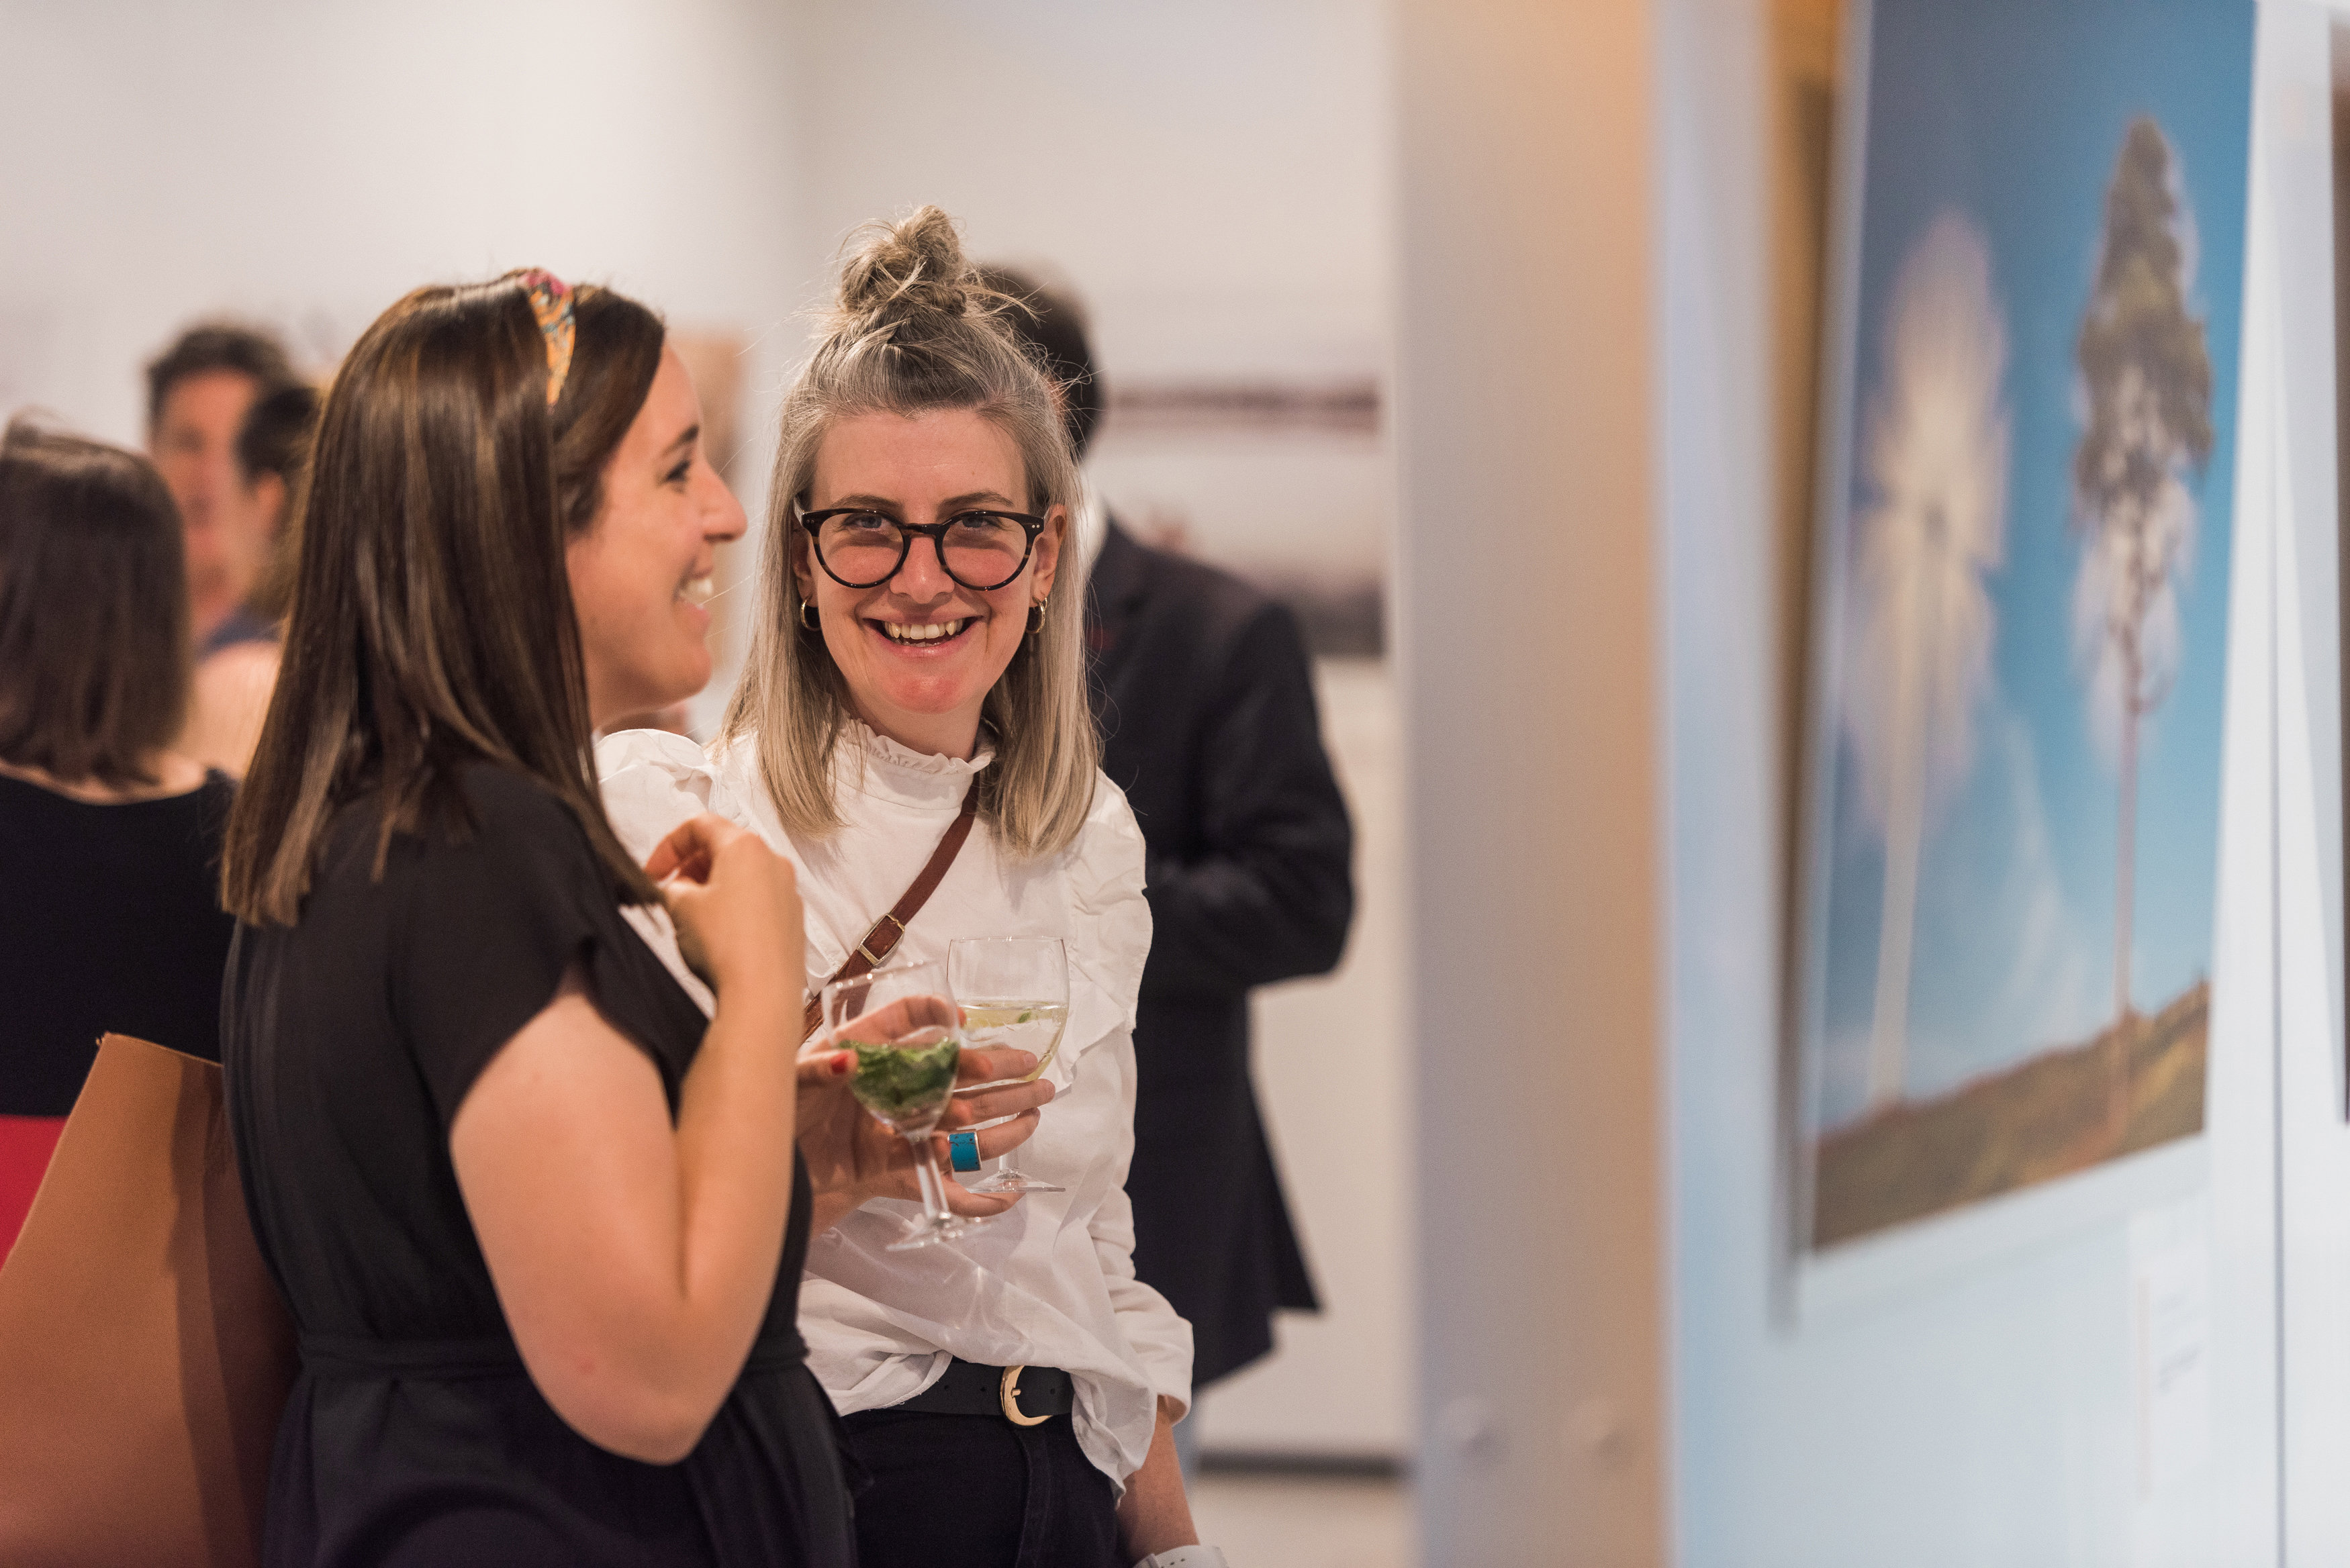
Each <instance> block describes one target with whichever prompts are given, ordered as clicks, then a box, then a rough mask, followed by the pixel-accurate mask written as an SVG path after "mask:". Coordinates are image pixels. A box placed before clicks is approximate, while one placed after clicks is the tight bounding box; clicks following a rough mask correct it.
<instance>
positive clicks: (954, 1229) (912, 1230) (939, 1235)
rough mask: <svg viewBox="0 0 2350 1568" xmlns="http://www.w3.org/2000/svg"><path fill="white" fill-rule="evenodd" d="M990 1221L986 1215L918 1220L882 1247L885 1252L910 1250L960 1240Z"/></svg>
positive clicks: (959, 1215)
mask: <svg viewBox="0 0 2350 1568" xmlns="http://www.w3.org/2000/svg"><path fill="white" fill-rule="evenodd" d="M987 1222H988V1218H987V1216H985V1215H965V1214H955V1215H951V1216H949V1217H947V1218H945V1219H942V1220H915V1221H914V1222H913V1224H911V1225H910V1226H909V1227H907V1229H906V1233H905V1234H904V1235H903V1236H900V1237H899V1238H898V1239H897V1240H896V1241H892V1242H890V1243H889V1245H888V1246H887V1247H884V1248H883V1249H882V1251H885V1252H910V1251H914V1250H915V1249H916V1248H919V1247H935V1246H937V1245H939V1244H940V1243H941V1242H943V1241H962V1239H963V1237H964V1236H965V1235H967V1234H969V1233H970V1232H971V1231H976V1230H978V1229H979V1228H980V1227H981V1226H983V1225H984V1224H986V1223H987Z"/></svg>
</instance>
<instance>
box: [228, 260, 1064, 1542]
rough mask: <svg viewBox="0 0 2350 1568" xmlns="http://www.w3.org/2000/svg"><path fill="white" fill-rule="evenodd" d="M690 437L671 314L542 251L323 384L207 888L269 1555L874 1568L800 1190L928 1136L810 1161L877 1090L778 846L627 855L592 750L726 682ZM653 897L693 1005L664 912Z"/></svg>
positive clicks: (445, 300) (727, 836)
mask: <svg viewBox="0 0 2350 1568" xmlns="http://www.w3.org/2000/svg"><path fill="white" fill-rule="evenodd" d="M700 431H701V417H700V412H699V407H698V403H697V400H696V399H695V396H694V391H693V385H692V382H691V379H690V378H689V376H688V375H687V372H686V369H685V367H684V364H683V361H682V360H681V359H680V358H678V356H677V354H676V352H675V351H674V350H673V349H671V348H668V347H667V346H666V345H665V343H664V340H663V332H662V327H661V325H660V320H659V318H658V317H654V316H653V315H652V313H651V312H650V311H648V310H646V309H645V308H644V307H643V306H639V305H638V304H636V303H635V302H633V301H631V300H629V299H627V298H625V297H623V296H619V295H618V294H615V293H612V292H611V291H609V290H601V289H592V288H591V289H584V290H581V291H579V292H578V293H577V294H576V295H575V294H573V293H572V292H570V291H569V290H567V289H566V288H565V287H564V286H563V285H561V284H560V283H558V282H557V281H556V280H555V279H553V278H551V277H549V276H547V275H545V274H522V275H509V276H507V277H504V278H501V279H499V280H497V281H495V282H493V283H488V284H483V285H478V286H466V287H434V288H426V289H420V290H418V291H417V292H416V293H414V294H412V295H411V296H408V297H407V298H406V299H404V300H402V301H400V303H399V304H398V305H396V306H393V307H392V308H391V309H390V311H388V312H386V313H385V315H384V316H383V317H381V318H380V319H379V320H378V321H377V322H376V323H375V324H374V326H372V327H369V330H368V331H367V333H366V334H365V335H363V336H362V337H361V338H360V339H359V343H358V344H357V346H355V347H354V348H352V350H351V352H350V354H349V356H348V358H347V359H346V360H345V362H344V364H343V367H342V369H341V370H340V372H339V373H338V376H337V377H336V379H335V383H334V386H333V388H332V389H331V390H330V392H329V393H328V398H327V401H326V406H325V408H324V410H322V412H321V416H320V421H319V428H318V432H317V443H316V447H315V450H314V453H313V457H312V462H311V467H310V470H309V473H308V476H307V480H306V482H305V484H304V493H303V496H302V499H301V501H300V503H299V506H300V514H301V516H300V524H299V526H300V527H301V530H302V534H301V547H300V557H299V564H298V567H297V573H296V586H295V596H294V607H293V614H292V619H291V623H290V625H289V627H288V629H287V636H286V661H285V667H284V671H283V673H282V675H281V676H280V679H279V681H278V686H277V690H276V696H275V698H274V699H273V701H272V703H271V706H270V711H269V716H268V719H267V721H266V722H265V726H264V729H263V732H262V737H261V742H260V746H259V749H258V751H257V753H256V754H255V759H254V766H253V770H252V772H251V774H248V775H247V780H246V783H245V785H244V792H243V794H241V795H240V797H239V799H238V802H237V805H236V808H235V812H234V815H233V818H232V820H231V824H230V830H229V845H228V857H227V865H226V874H225V887H226V895H227V903H228V905H229V907H230V908H231V909H232V910H233V911H234V913H235V914H236V915H237V917H238V918H239V919H240V920H241V921H242V922H243V923H242V924H241V925H240V928H239V930H238V934H237V939H236V943H235V947H234V950H233V951H232V953H231V956H230V961H229V970H228V977H227V982H226V994H225V996H224V1002H223V1010H222V1011H223V1034H224V1048H225V1049H224V1065H225V1067H226V1069H227V1088H228V1096H229V1106H230V1113H231V1117H232V1124H233V1126H234V1129H235V1135H236V1142H237V1149H238V1156H239V1160H240V1164H241V1168H242V1170H243V1173H244V1182H245V1193H246V1199H247V1203H248V1205H249V1207H250V1209H251V1211H252V1214H253V1217H254V1223H255V1232H256V1235H257V1237H258V1240H259V1241H260V1243H261V1248H262V1251H263V1253H264V1255H265V1258H266V1259H267V1260H268V1261H269V1263H270V1265H271V1267H272V1269H273V1270H274V1271H275V1272H276V1275H277V1277H278V1279H279V1282H281V1284H282V1285H283V1286H284V1288H285V1291H286V1298H287V1303H288V1305H289V1306H290V1308H291V1310H292V1313H293V1315H294V1318H295V1321H296V1326H297V1328H298V1330H299V1333H300V1335H301V1349H302V1363H303V1371H302V1376H301V1378H300V1380H299V1382H298V1383H297V1384H296V1387H295V1390H294V1393H293V1397H292V1398H291V1400H290V1402H289V1404H288V1406H287V1408H286V1415H285V1418H284V1422H283V1425H282V1427H281V1428H280V1432H279V1438H278V1443H277V1449H276V1458H275V1461H274V1465H273V1469H272V1473H271V1487H270V1503H269V1519H268V1539H267V1542H266V1547H265V1557H266V1559H267V1561H269V1562H270V1563H275V1564H293V1563H305V1564H307V1563H369V1564H378V1563H418V1564H423V1563H432V1564H452V1563H540V1562H562V1563H746V1564H747V1563H790V1564H799V1563H811V1564H827V1565H832V1564H847V1563H849V1562H851V1561H852V1558H853V1543H852V1542H851V1540H850V1536H849V1532H848V1511H847V1499H846V1494H845V1492H844V1490H843V1488H842V1483H841V1476H840V1469H839V1463H838V1456H837V1450H836V1448H835V1439H834V1433H833V1428H832V1420H831V1415H830V1412H829V1410H828V1408H827V1407H826V1405H825V1402H824V1396H823V1393H822V1391H821V1389H820V1388H818V1386H816V1382H815V1381H814V1379H813V1378H811V1377H810V1376H809V1375H808V1372H807V1370H806V1366H805V1356H806V1351H805V1347H804V1345H803V1344H802V1342H801V1340H800V1337H799V1334H798V1332H797V1329H796V1326H795V1310H796V1302H797V1290H798V1281H799V1271H800V1262H801V1259H802V1257H803V1255H804V1253H805V1251H806V1246H807V1241H808V1235H809V1231H810V1229H811V1225H810V1212H811V1204H812V1202H822V1203H826V1204H827V1206H839V1205H844V1204H846V1205H852V1206H853V1204H854V1203H856V1202H859V1201H862V1200H863V1199H865V1198H866V1197H868V1196H871V1195H874V1194H879V1193H894V1192H903V1191H910V1190H912V1189H913V1185H912V1181H911V1179H910V1162H909V1161H907V1160H906V1159H905V1158H903V1157H902V1156H898V1157H896V1158H895V1159H894V1161H892V1160H889V1159H886V1158H883V1155H884V1153H886V1151H888V1150H889V1147H890V1142H891V1140H889V1138H888V1137H887V1135H886V1134H883V1133H881V1132H880V1131H879V1129H878V1128H875V1129H873V1131H872V1132H871V1133H870V1134H869V1135H858V1136H865V1137H868V1144H867V1145H866V1146H865V1147H862V1148H861V1149H852V1150H849V1151H847V1153H846V1154H844V1153H843V1151H841V1150H839V1149H837V1148H827V1147H821V1142H822V1138H823V1137H824V1136H825V1133H824V1128H826V1127H837V1126H847V1127H849V1128H851V1129H852V1131H853V1130H854V1129H855V1128H856V1127H858V1123H857V1122H856V1121H855V1120H854V1119H853V1118H841V1117H837V1116H825V1115H823V1114H821V1113H822V1112H823V1111H824V1109H825V1102H826V1101H827V1099H828V1098H835V1097H837V1096H839V1095H840V1093H841V1092H842V1091H841V1090H840V1088H838V1087H837V1085H838V1084H840V1083H841V1082H843V1080H842V1079H841V1078H840V1077H839V1075H838V1072H837V1068H838V1063H837V1059H827V1060H824V1061H819V1062H815V1063H810V1064H803V1065H801V1066H800V1067H799V1068H797V1069H796V1071H795V1064H794V1062H793V1059H792V1051H791V1044H792V1042H793V1041H794V1040H795V1038H796V1037H797V1033H798V1027H797V1026H798V1022H799V1018H800V1012H801V1004H802V1000H803V997H802V991H801V985H800V974H799V963H798V953H799V946H800V940H801V937H800V909H799V902H798V898H797V895H796V892H795V888H794V881H793V877H792V874H791V869H790V867H788V865H786V864H785V862H784V861H782V860H781V859H780V858H779V857H775V856H774V855H773V854H771V853H770V852H769V851H767V850H766V849H765V847H764V846H762V845H761V844H760V843H759V842H758V840H757V838H756V836H754V835H751V834H747V833H744V832H743V831H741V830H740V829H737V828H734V827H733V826H730V825H727V824H724V823H722V822H718V821H716V820H714V819H701V820H695V821H691V822H688V823H685V824H684V825H683V826H681V827H679V828H678V830H677V831H676V832H675V833H673V834H671V836H669V837H668V838H667V839H666V840H665V841H664V842H663V843H662V844H661V845H660V847H659V848H658V849H657V850H655V852H654V853H653V855H652V857H651V858H650V861H649V862H648V863H647V864H646V865H644V866H642V867H639V865H637V864H636V863H635V861H634V860H632V859H631V858H630V857H629V856H628V855H627V854H626V853H624V852H623V851H622V850H621V848H620V846H619V841H618V840H617V839H616V838H615V837H614V836H613V834H612V830H611V828H610V826H608V824H607V822H606V820H605V816H604V813H603V809H602V807H601V805H599V803H598V797H597V794H596V791H595V787H594V784H593V782H592V780H591V779H590V777H589V776H588V765H587V758H588V744H589V740H590V736H591V733H592V732H593V730H594V729H595V728H596V727H597V725H598V723H599V722H608V721H609V720H610V719H611V718H612V717H614V716H617V715H619V714H622V713H628V712H635V711H643V710H646V709H649V708H658V707H661V706H664V705H666V704H668V703H670V702H673V701H677V700H679V699H680V698H681V697H683V696H685V695H688V694H690V693H691V692H692V691H694V690H696V689H697V688H698V687H699V686H701V684H702V682H703V681H705V680H707V679H708V678H709V674H710V656H709V653H708V651H707V649H705V648H704V646H703V635H704V632H705V629H706V628H707V625H708V616H707V614H706V612H705V611H704V610H703V609H702V607H701V605H700V604H699V602H697V601H698V600H699V598H700V597H702V593H701V590H702V585H703V584H704V583H705V582H706V580H707V578H708V576H709V573H710V570H711V567H712V551H713V549H714V546H715V545H717V544H718V543H720V542H722V541H723V540H727V539H731V538H733V537H734V536H736V535H738V534H739V533H740V532H741V530H742V527H743V516H742V511H741V509H740V507H739V506H737V505H736V504H735V503H734V502H733V498H732V497H731V496H730V495H729V494H728V493H727V492H726V489H725V487H724V485H723V483H722V482H721V481H720V479H719V478H718V476H717V474H716V472H714V471H713V470H712V467H711V465H710V463H709V461H708V459H707V457H706V455H705V453H704V452H703V451H702V445H701V439H700ZM657 884H658V885H657ZM672 917H673V918H674V921H675V927H674V932H675V935H676V936H678V937H680V938H681V939H682V940H684V942H685V944H686V946H687V948H688V950H692V951H694V952H696V953H697V955H698V964H699V968H700V970H701V971H702V974H703V975H704V976H705V977H706V978H707V980H708V981H709V982H710V984H711V986H712V990H713V991H714V993H715V1005H714V1011H713V1012H712V1015H711V1016H709V1017H707V1018H705V1017H704V1015H703V1013H702V1011H701V1010H700V1009H699V1008H698V1007H697V1006H696V1005H695V1003H694V1002H692V1001H691V1000H689V998H688V995H687V993H686V992H685V991H684V990H682V989H681V987H680V985H679V984H678V983H677V982H676V981H674V980H672V979H671V976H670V974H669V973H668V972H667V971H665V970H664V969H663V967H662V965H661V963H660V960H658V959H657V958H655V957H654V956H653V954H652V952H651V950H650V949H648V948H647V946H646V945H645V942H644V940H643V939H642V937H641V936H640V934H639V933H640V931H644V930H651V931H654V932H656V933H658V934H660V935H661V936H662V937H664V938H667V937H668V936H669V935H670V934H671V918H672ZM1006 1065H1007V1064H1005V1063H1003V1062H997V1063H993V1064H988V1063H975V1064H973V1067H972V1070H973V1071H991V1070H992V1071H993V1072H996V1073H999V1074H1000V1073H1002V1072H1003V1069H1004V1068H1005V1066H1006ZM1010 1065H1015V1066H1016V1065H1017V1064H1016V1063H1015V1064H1010ZM1029 1103H1033V1100H1032V1101H1030V1102H1029ZM1021 1108H1024V1107H1023V1106H1022V1104H1021V1102H1019V1101H1017V1100H1014V1099H1009V1098H1003V1097H1000V1096H999V1097H998V1098H997V1099H996V1101H995V1104H994V1106H993V1109H995V1110H998V1111H1001V1110H1004V1109H1012V1110H1018V1109H1021ZM1032 1120H1033V1118H1032ZM1024 1131H1025V1128H1024V1127H1020V1128H1018V1129H1017V1130H1016V1131H1015V1132H1014V1133H1013V1134H1012V1135H1010V1136H1011V1138H1012V1139H1014V1140H1016V1137H1018V1136H1021V1134H1023V1133H1024ZM795 1146H800V1147H795ZM801 1147H806V1150H807V1152H808V1153H809V1155H810V1158H809V1159H808V1160H807V1161H806V1164H804V1163H803V1162H802V1160H801V1158H800V1152H801ZM809 1166H814V1167H816V1168H819V1169H822V1170H824V1171H827V1172H828V1173H847V1174H844V1175H839V1176H837V1177H836V1178H831V1179H837V1181H839V1182H841V1183H843V1184H846V1185H847V1186H849V1187H851V1188H853V1190H850V1191H847V1192H846V1193H842V1192H817V1191H813V1190H812V1189H811V1186H810V1183H809V1180H808V1178H807V1174H806V1171H807V1168H808V1167H809ZM965 1202H966V1203H967V1204H969V1205H970V1206H971V1207H972V1209H973V1210H974V1211H978V1210H987V1209H993V1208H994V1207H1000V1205H999V1204H991V1203H988V1202H987V1201H986V1200H983V1199H965Z"/></svg>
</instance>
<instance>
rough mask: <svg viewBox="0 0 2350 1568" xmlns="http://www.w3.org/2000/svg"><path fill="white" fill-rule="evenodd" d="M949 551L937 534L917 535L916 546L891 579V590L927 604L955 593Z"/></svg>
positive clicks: (901, 595)
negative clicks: (947, 552)
mask: <svg viewBox="0 0 2350 1568" xmlns="http://www.w3.org/2000/svg"><path fill="white" fill-rule="evenodd" d="M945 548H946V546H945V545H944V544H943V543H941V540H940V539H939V537H938V535H935V534H918V535H915V536H914V546H913V548H912V549H910V550H908V551H907V552H906V558H905V560H904V561H903V562H901V563H900V564H899V567H898V575H897V576H894V577H891V578H890V579H889V591H890V592H892V593H894V594H896V595H898V596H899V597H901V598H909V599H916V600H920V601H921V602H923V603H925V604H927V603H930V602H931V601H932V600H936V599H942V598H944V597H947V596H948V595H949V594H951V593H953V592H954V590H955V581H954V579H953V578H952V577H950V576H947V564H946V557H945V556H943V555H941V551H942V550H944V549H945Z"/></svg>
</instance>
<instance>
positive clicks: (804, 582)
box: [790, 524, 816, 604]
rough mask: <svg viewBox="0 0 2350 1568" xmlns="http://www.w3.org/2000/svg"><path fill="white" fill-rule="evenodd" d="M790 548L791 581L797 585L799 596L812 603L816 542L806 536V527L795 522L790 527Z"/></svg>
mask: <svg viewBox="0 0 2350 1568" xmlns="http://www.w3.org/2000/svg"><path fill="white" fill-rule="evenodd" d="M790 548H791V563H792V581H793V582H794V583H795V584H797V585H798V587H799V590H800V597H801V598H802V599H803V600H805V601H806V602H807V603H810V604H813V603H815V602H816V542H815V541H814V540H812V539H810V538H809V537H808V536H807V530H806V529H805V528H802V527H799V526H797V525H796V524H795V525H794V527H793V529H792V534H791V546H790Z"/></svg>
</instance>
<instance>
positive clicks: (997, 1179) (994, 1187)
mask: <svg viewBox="0 0 2350 1568" xmlns="http://www.w3.org/2000/svg"><path fill="white" fill-rule="evenodd" d="M963 1190H964V1191H965V1192H1066V1191H1067V1190H1068V1189H1067V1188H1066V1187H1062V1186H1060V1185H1058V1184H1057V1183H1055V1182H1050V1181H1039V1180H1037V1179H1035V1177H1033V1176H1024V1175H1022V1174H1021V1173H1020V1172H1019V1171H1016V1170H999V1171H997V1172H996V1173H995V1174H994V1175H993V1176H989V1177H985V1178H983V1179H981V1180H979V1181H978V1182H977V1183H975V1184H973V1185H972V1186H969V1187H966V1188H964V1189H963Z"/></svg>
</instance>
